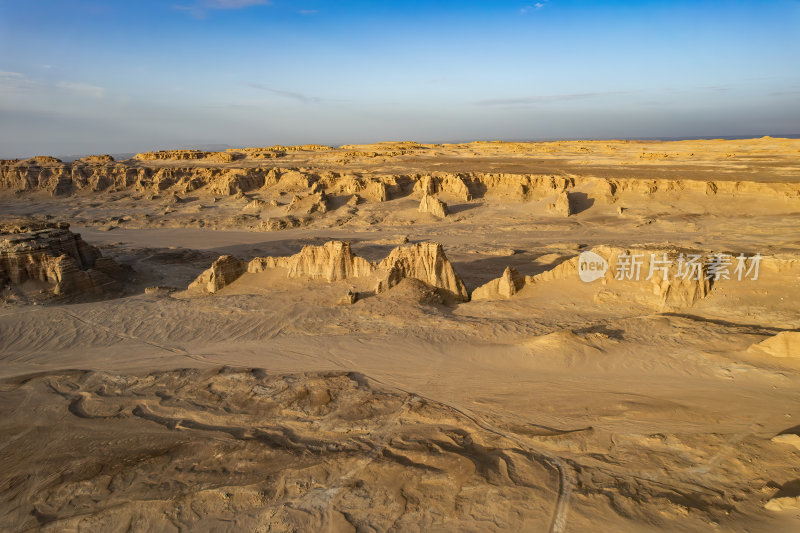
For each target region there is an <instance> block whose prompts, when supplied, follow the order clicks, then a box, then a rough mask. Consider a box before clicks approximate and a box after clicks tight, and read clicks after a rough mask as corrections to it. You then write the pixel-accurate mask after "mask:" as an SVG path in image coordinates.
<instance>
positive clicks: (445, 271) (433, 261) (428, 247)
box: [376, 242, 469, 301]
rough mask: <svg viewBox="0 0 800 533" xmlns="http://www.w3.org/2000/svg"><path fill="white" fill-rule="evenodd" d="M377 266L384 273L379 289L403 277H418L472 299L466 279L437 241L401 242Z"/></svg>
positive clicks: (396, 282)
mask: <svg viewBox="0 0 800 533" xmlns="http://www.w3.org/2000/svg"><path fill="white" fill-rule="evenodd" d="M377 268H378V270H381V271H383V272H385V274H384V276H383V278H382V279H381V280H380V281H379V282H378V287H377V289H376V292H383V291H387V290H389V289H391V288H392V287H394V286H395V285H397V284H398V283H399V282H400V281H401V280H402V279H404V278H415V279H418V280H420V281H424V282H425V283H427V284H429V285H432V286H434V287H438V288H440V289H443V290H445V291H447V292H448V293H450V294H451V295H452V296H453V297H455V298H456V299H458V300H461V301H467V300H469V294H468V293H467V289H466V287H465V286H464V282H463V281H461V277H459V275H458V274H456V272H455V270H454V269H453V265H451V264H450V261H449V260H448V259H447V256H446V255H445V254H444V249H443V248H442V245H441V244H439V243H437V242H422V243H418V244H411V245H404V246H398V247H397V248H395V249H394V250H392V252H391V253H390V254H389V257H387V258H386V259H384V260H383V261H381V262H380V263H378V265H377Z"/></svg>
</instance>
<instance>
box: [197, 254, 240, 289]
mask: <svg viewBox="0 0 800 533" xmlns="http://www.w3.org/2000/svg"><path fill="white" fill-rule="evenodd" d="M245 269H246V268H245V266H244V265H243V264H242V262H241V261H239V260H238V259H236V258H235V257H233V256H232V255H223V256H221V257H220V258H219V259H217V260H216V261H214V263H212V265H211V267H210V268H209V269H208V270H206V271H205V272H203V273H202V274H200V276H198V278H197V279H196V280H194V281H193V282H192V283H191V285H189V290H190V291H191V290H196V291H200V292H207V293H212V294H213V293H215V292H217V291H218V290H220V289H222V288H223V287H225V286H226V285H228V284H230V283H232V282H233V281H235V280H236V279H238V278H239V276H241V275H242V274H243V273H244V272H245Z"/></svg>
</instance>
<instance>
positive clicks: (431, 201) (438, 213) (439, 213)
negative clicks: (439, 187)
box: [419, 194, 448, 218]
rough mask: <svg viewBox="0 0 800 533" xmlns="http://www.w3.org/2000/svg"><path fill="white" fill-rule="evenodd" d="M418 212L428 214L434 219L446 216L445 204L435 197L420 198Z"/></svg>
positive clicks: (425, 196) (424, 196)
mask: <svg viewBox="0 0 800 533" xmlns="http://www.w3.org/2000/svg"><path fill="white" fill-rule="evenodd" d="M419 212H420V213H430V214H431V215H433V216H435V217H439V218H444V217H446V216H447V214H448V212H447V204H446V203H444V202H442V201H441V200H439V199H438V198H436V197H435V196H429V195H427V194H425V195H423V196H422V200H421V201H420V203H419Z"/></svg>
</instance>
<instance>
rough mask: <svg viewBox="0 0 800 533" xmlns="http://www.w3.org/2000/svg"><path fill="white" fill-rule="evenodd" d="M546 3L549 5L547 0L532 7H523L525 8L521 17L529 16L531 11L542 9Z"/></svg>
mask: <svg viewBox="0 0 800 533" xmlns="http://www.w3.org/2000/svg"><path fill="white" fill-rule="evenodd" d="M546 3H547V0H542V1H541V2H536V3H535V4H532V5H527V6H523V7H521V8H520V10H519V14H520V15H527V14H528V13H530V12H531V11H535V10H537V9H542V8H543V7H544V6H545V4H546Z"/></svg>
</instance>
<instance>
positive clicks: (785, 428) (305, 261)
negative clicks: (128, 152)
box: [0, 138, 800, 532]
mask: <svg viewBox="0 0 800 533" xmlns="http://www.w3.org/2000/svg"><path fill="white" fill-rule="evenodd" d="M798 176H800V140H793V139H780V138H757V139H745V140H702V141H680V142H656V141H572V142H568V141H557V142H536V143H509V142H474V143H463V144H418V143H413V142H393V143H378V144H372V145H347V146H340V147H336V148H334V147H327V146H319V145H302V146H272V147H268V148H246V149H230V150H227V151H222V152H203V151H199V150H183V151H162V152H150V153H141V154H137V155H135V156H134V157H132V158H130V159H126V160H119V161H115V160H113V158H112V157H110V156H94V157H86V158H83V159H80V160H76V161H72V162H62V161H60V160H58V159H56V158H53V157H36V158H30V159H20V160H4V161H2V163H1V164H0V212H2V224H3V225H2V231H3V234H2V238H1V240H0V282H2V284H3V289H2V306H1V307H0V354H1V355H0V376H2V382H0V398H2V402H0V409H1V410H2V417H0V424H1V425H2V430H1V431H0V464H2V469H0V472H2V475H0V495H1V498H0V529H2V530H6V531H27V530H41V531H220V530H235V531H408V530H427V531H549V532H567V531H597V530H604V531H612V530H613V531H630V532H641V531H663V530H668V531H742V532H744V531H794V530H797V528H798V527H800V410H799V409H798V407H800V351H799V350H800V329H798V328H800V305H798V298H800V284H798V276H799V275H800V232H798V227H800V226H799V225H798V223H799V222H800V179H799V178H798ZM589 253H592V254H595V255H594V256H589V255H587V254H589ZM586 257H595V258H596V257H599V258H601V260H600V263H602V261H605V262H607V265H605V270H604V271H603V270H600V271H597V272H595V271H593V272H592V274H593V277H594V279H592V280H588V281H587V280H584V279H583V278H584V274H585V273H586V270H585V267H586V264H585V261H584V260H583V259H582V258H586ZM631 258H633V259H631ZM691 258H695V259H694V260H692V259H691ZM718 259H719V260H718ZM690 265H694V270H692V269H691V268H689V266H690ZM681 270H683V271H681ZM597 524H603V527H602V528H600V529H596V527H597Z"/></svg>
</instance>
